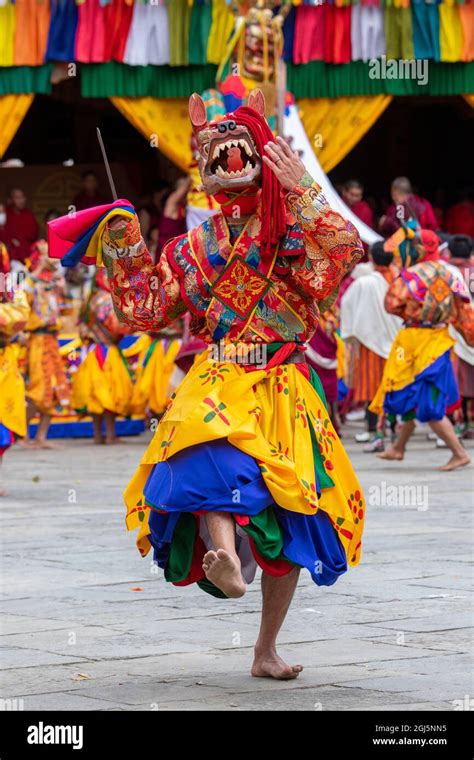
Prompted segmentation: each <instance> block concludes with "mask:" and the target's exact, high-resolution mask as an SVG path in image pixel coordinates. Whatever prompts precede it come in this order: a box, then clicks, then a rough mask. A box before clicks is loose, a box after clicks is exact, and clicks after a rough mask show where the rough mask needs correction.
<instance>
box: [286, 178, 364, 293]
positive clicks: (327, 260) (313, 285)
mask: <svg viewBox="0 0 474 760" xmlns="http://www.w3.org/2000/svg"><path fill="white" fill-rule="evenodd" d="M286 199H287V203H288V206H289V208H290V211H291V212H292V214H293V216H294V217H295V218H296V221H297V222H298V224H299V226H300V227H301V229H302V232H303V236H304V243H305V249H306V254H305V255H304V256H301V257H298V259H297V260H296V261H294V263H293V267H292V276H293V277H294V279H295V281H296V282H297V284H298V285H299V286H300V287H302V289H303V290H304V291H305V293H307V294H308V295H310V296H312V297H313V298H315V299H316V300H317V301H322V300H325V299H327V298H328V297H329V296H332V295H334V293H335V291H336V288H337V287H338V285H339V283H340V282H341V280H342V278H343V277H344V275H345V274H346V273H347V272H349V271H350V270H351V269H352V268H353V267H354V266H355V265H356V264H357V262H358V261H359V259H360V258H361V256H362V255H363V253H364V252H363V249H362V243H361V240H360V237H359V233H358V232H357V230H356V228H355V227H354V225H353V224H351V222H348V221H347V220H346V219H344V217H343V216H341V214H339V213H338V212H337V211H334V210H333V209H332V208H331V207H330V205H329V204H328V202H327V200H326V198H325V197H324V195H323V193H322V191H321V188H320V186H319V185H318V184H317V183H316V182H314V180H313V179H312V177H311V175H310V174H308V172H305V174H304V175H303V177H302V178H301V180H300V183H299V184H298V185H297V186H296V187H295V188H293V190H292V191H290V192H289V193H287V196H286Z"/></svg>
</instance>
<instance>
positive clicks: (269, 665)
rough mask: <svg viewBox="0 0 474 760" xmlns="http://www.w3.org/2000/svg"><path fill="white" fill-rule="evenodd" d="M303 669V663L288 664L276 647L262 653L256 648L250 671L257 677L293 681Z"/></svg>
mask: <svg viewBox="0 0 474 760" xmlns="http://www.w3.org/2000/svg"><path fill="white" fill-rule="evenodd" d="M302 670H303V666H302V665H287V663H286V662H285V661H284V660H282V659H281V657H280V656H279V655H278V654H277V653H276V650H275V649H273V650H270V651H267V652H264V653H260V652H258V651H257V649H256V648H255V657H254V661H253V665H252V670H251V671H250V672H251V674H252V675H253V676H255V678H276V679H277V680H278V681H291V680H292V679H294V678H298V676H299V674H300V673H301V671H302Z"/></svg>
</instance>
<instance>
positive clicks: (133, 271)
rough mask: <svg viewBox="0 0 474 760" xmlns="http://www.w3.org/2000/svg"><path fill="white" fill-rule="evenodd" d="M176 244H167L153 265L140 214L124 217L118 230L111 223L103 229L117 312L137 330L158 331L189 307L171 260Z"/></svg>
mask: <svg viewBox="0 0 474 760" xmlns="http://www.w3.org/2000/svg"><path fill="white" fill-rule="evenodd" d="M178 244H179V242H178ZM176 245H177V241H176V240H173V241H170V242H169V243H167V244H166V246H165V247H164V249H163V251H162V253H161V256H160V259H159V261H158V262H157V264H153V261H152V258H151V256H150V254H149V252H148V249H147V247H146V245H145V242H144V240H143V238H142V236H141V234H140V226H139V223H138V217H137V216H134V218H133V219H131V220H130V221H129V222H128V223H127V222H126V221H125V220H124V223H123V225H122V226H121V227H120V228H119V229H112V228H111V227H110V226H109V227H107V229H106V230H105V231H104V236H103V241H102V252H103V259H104V264H105V265H106V267H107V272H108V275H109V279H110V293H111V296H112V300H113V303H114V307H115V311H116V313H117V316H118V317H119V319H120V320H121V321H122V322H126V323H127V324H128V325H129V326H130V327H132V328H133V329H134V330H141V331H147V330H157V329H159V328H161V327H164V326H165V325H167V324H169V323H170V322H173V321H174V320H175V319H177V317H179V316H181V315H182V314H184V312H185V311H186V310H187V307H186V305H185V303H184V302H183V300H182V298H181V291H180V282H179V278H178V275H177V274H176V272H174V271H173V269H172V268H171V266H170V263H169V259H168V254H169V253H170V252H171V251H172V249H173V247H174V246H176Z"/></svg>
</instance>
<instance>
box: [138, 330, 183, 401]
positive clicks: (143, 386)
mask: <svg viewBox="0 0 474 760" xmlns="http://www.w3.org/2000/svg"><path fill="white" fill-rule="evenodd" d="M143 337H145V336H143ZM146 337H147V338H148V342H147V344H146V343H145V344H144V347H143V349H142V351H141V352H140V355H139V358H138V366H137V369H136V373H135V374H136V380H135V384H134V386H133V396H132V405H131V410H132V413H133V414H143V413H144V412H145V410H147V409H149V410H150V411H152V412H155V413H157V414H161V413H162V412H163V411H164V410H165V407H166V404H167V403H168V401H169V394H168V388H169V384H170V379H171V375H172V374H173V370H174V368H175V363H174V360H175V358H176V355H177V353H178V351H179V347H180V342H179V341H178V340H173V341H172V342H171V343H170V344H169V345H168V347H167V349H166V350H165V348H164V345H163V342H162V341H158V342H157V344H156V346H155V347H154V349H153V352H152V354H151V356H150V357H149V358H148V361H147V362H146V365H144V362H145V360H146V358H147V354H148V351H149V350H150V346H151V345H152V342H153V339H152V338H151V337H149V336H146ZM140 340H141V339H140Z"/></svg>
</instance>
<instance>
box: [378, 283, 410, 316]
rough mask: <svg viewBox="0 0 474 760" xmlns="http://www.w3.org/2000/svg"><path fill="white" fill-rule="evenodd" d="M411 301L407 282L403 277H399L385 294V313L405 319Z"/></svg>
mask: <svg viewBox="0 0 474 760" xmlns="http://www.w3.org/2000/svg"><path fill="white" fill-rule="evenodd" d="M410 300H411V296H410V293H409V290H408V287H407V284H406V282H405V281H404V279H403V278H402V277H397V278H396V279H395V280H394V281H393V282H392V283H391V285H390V286H389V288H388V290H387V293H386V294H385V300H384V306H385V311H388V313H389V314H395V315H396V316H397V317H401V318H402V319H404V318H405V316H406V310H407V304H408V302H409V301H410Z"/></svg>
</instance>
